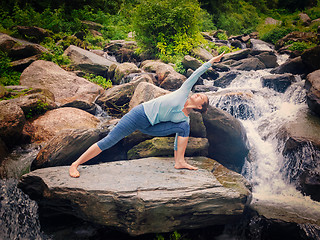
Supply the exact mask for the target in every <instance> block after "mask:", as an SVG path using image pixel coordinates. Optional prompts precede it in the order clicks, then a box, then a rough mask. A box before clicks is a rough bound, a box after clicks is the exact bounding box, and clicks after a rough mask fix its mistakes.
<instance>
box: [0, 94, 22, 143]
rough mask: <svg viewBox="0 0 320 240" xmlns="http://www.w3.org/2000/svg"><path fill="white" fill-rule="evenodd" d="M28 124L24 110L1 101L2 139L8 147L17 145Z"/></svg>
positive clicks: (0, 131) (0, 128) (0, 136)
mask: <svg viewBox="0 0 320 240" xmlns="http://www.w3.org/2000/svg"><path fill="white" fill-rule="evenodd" d="M25 122H26V118H25V116H24V114H23V111H22V109H21V108H20V107H19V106H18V105H16V104H14V103H12V102H11V101H9V100H4V101H0V138H1V139H2V140H3V141H4V142H5V144H6V145H7V146H8V147H12V146H14V145H16V144H17V143H18V142H19V140H20V138H21V133H22V130H23V127H24V124H25Z"/></svg>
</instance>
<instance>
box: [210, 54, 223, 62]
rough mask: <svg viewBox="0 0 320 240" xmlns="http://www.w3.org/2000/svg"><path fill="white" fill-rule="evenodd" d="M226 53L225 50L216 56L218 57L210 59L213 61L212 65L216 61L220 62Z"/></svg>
mask: <svg viewBox="0 0 320 240" xmlns="http://www.w3.org/2000/svg"><path fill="white" fill-rule="evenodd" d="M223 55H224V52H223V53H221V54H220V55H218V56H216V57H213V58H211V59H210V60H209V62H210V63H211V65H212V64H213V63H215V62H220V60H221V58H222V57H223Z"/></svg>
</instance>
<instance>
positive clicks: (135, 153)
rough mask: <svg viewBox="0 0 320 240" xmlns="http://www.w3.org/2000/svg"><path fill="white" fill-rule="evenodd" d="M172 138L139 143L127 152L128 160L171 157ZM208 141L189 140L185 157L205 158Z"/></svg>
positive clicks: (202, 139) (157, 138)
mask: <svg viewBox="0 0 320 240" xmlns="http://www.w3.org/2000/svg"><path fill="white" fill-rule="evenodd" d="M174 139H175V138H174V137H155V138H152V139H150V140H146V141H144V142H141V143H139V144H138V145H136V146H134V147H133V148H132V149H130V150H129V151H128V159H138V158H147V157H163V156H173V152H174V151H173V145H174ZM208 147H209V143H208V139H206V138H193V137H190V138H189V142H188V146H187V149H186V153H185V156H186V157H191V156H204V157H205V156H207V155H208Z"/></svg>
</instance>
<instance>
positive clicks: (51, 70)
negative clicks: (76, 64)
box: [20, 60, 103, 105]
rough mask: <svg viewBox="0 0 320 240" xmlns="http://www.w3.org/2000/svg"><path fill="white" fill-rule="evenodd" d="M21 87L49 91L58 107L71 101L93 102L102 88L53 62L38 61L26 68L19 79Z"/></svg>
mask: <svg viewBox="0 0 320 240" xmlns="http://www.w3.org/2000/svg"><path fill="white" fill-rule="evenodd" d="M20 83H21V84H22V85H25V86H28V87H32V88H42V89H43V88H46V89H49V90H50V91H51V92H52V93H53V94H54V97H55V101H56V103H57V104H59V105H63V104H66V103H71V102H73V101H84V102H88V103H92V102H94V100H95V99H96V97H97V96H98V95H99V94H101V93H102V91H103V88H102V87H100V86H98V85H96V84H94V83H91V82H89V81H88V80H86V79H84V78H81V77H78V76H76V75H74V74H73V73H70V72H67V71H65V70H63V69H62V68H60V67H59V66H58V65H57V64H55V63H53V62H48V61H43V60H38V61H35V62H33V63H32V64H31V65H30V66H29V67H28V68H26V69H25V70H24V71H23V72H22V74H21V77H20Z"/></svg>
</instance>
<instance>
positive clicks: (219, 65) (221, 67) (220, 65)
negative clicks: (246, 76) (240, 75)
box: [212, 63, 231, 72]
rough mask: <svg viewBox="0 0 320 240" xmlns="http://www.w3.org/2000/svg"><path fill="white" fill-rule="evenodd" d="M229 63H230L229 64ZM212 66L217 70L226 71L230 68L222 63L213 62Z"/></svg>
mask: <svg viewBox="0 0 320 240" xmlns="http://www.w3.org/2000/svg"><path fill="white" fill-rule="evenodd" d="M230 65H231V64H230ZM212 68H213V69H214V70H216V71H218V72H228V71H230V68H229V67H228V66H227V65H225V64H223V63H215V64H213V65H212Z"/></svg>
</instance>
